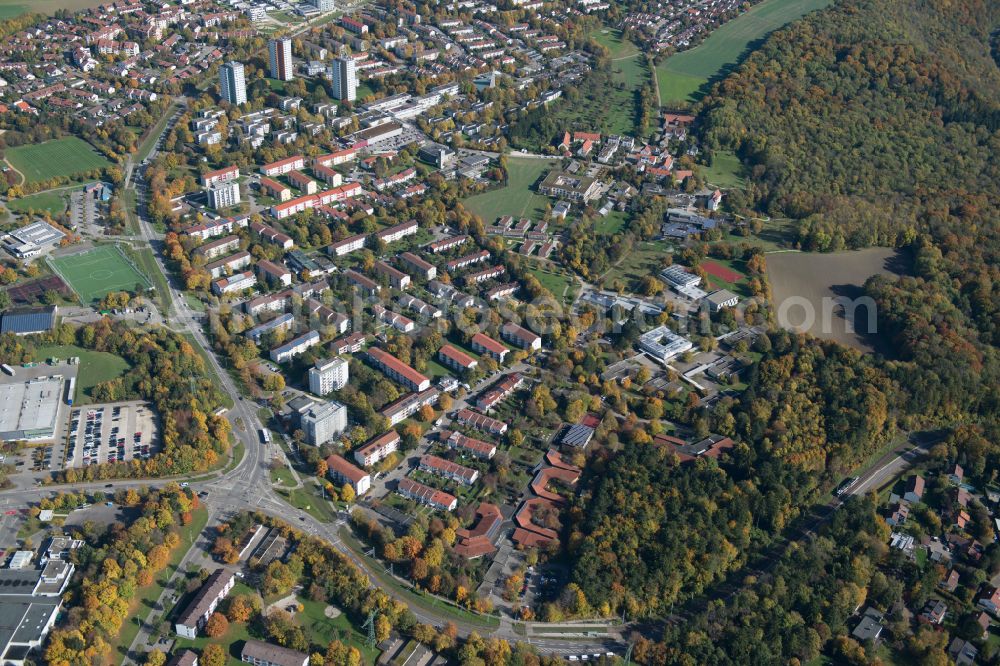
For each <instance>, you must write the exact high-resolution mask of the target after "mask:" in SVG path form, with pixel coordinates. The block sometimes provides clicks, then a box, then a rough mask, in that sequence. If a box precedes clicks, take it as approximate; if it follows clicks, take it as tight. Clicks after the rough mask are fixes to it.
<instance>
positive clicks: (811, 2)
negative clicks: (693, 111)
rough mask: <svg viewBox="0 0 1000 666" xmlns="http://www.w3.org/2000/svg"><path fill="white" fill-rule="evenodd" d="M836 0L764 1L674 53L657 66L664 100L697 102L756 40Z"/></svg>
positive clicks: (657, 74)
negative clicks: (695, 42)
mask: <svg viewBox="0 0 1000 666" xmlns="http://www.w3.org/2000/svg"><path fill="white" fill-rule="evenodd" d="M831 2H832V0H764V2H762V3H760V4H759V5H756V6H754V7H753V8H752V9H751V10H750V11H748V12H746V13H745V14H743V15H741V16H739V17H737V18H735V19H733V20H731V21H729V22H728V23H725V24H723V25H722V26H720V27H719V28H718V29H717V30H715V32H713V33H712V34H711V35H709V36H708V38H706V39H705V41H703V42H702V43H701V44H699V45H698V46H696V47H695V48H693V49H689V50H687V51H682V52H680V53H678V54H676V55H673V56H670V57H669V58H667V59H666V60H664V61H663V62H662V63H660V65H659V66H658V67H657V68H656V78H657V80H658V81H659V84H660V102H661V103H662V104H664V105H669V103H670V102H683V101H696V100H697V99H698V98H700V97H701V96H702V95H703V94H704V93H705V90H703V86H705V84H707V83H708V82H709V81H710V80H712V79H714V78H717V77H720V76H724V75H725V74H726V72H727V71H729V70H730V69H732V68H733V67H734V66H736V65H737V64H738V63H739V61H740V60H741V59H742V58H743V56H744V55H745V52H746V50H747V48H749V46H750V44H751V43H752V42H755V41H757V40H758V39H761V38H762V37H765V36H767V35H768V34H769V33H771V32H773V31H775V30H777V29H778V28H780V27H782V26H783V25H785V24H786V23H790V22H792V21H794V20H796V19H800V18H802V17H803V16H805V15H806V14H808V13H809V12H811V11H813V10H816V9H822V8H823V7H826V6H827V5H829V4H830V3H831Z"/></svg>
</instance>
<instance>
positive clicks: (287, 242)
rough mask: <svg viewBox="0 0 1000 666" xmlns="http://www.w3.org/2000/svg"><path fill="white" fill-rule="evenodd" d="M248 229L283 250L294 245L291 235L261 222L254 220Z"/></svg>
mask: <svg viewBox="0 0 1000 666" xmlns="http://www.w3.org/2000/svg"><path fill="white" fill-rule="evenodd" d="M250 229H251V230H252V231H253V232H254V233H255V234H257V235H258V236H260V237H261V238H263V239H264V240H267V241H269V242H271V243H273V244H275V245H277V246H278V247H280V248H282V249H284V250H290V249H292V248H293V247H295V241H293V240H292V237H291V236H289V235H288V234H285V233H282V232H280V231H278V230H277V229H275V228H274V227H270V226H268V225H266V224H264V223H263V222H254V223H253V224H251V225H250Z"/></svg>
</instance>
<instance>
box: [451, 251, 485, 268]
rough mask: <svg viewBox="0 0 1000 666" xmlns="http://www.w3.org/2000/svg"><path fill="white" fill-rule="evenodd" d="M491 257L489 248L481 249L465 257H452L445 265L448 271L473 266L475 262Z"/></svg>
mask: <svg viewBox="0 0 1000 666" xmlns="http://www.w3.org/2000/svg"><path fill="white" fill-rule="evenodd" d="M489 258H490V251H489V250H480V251H479V252H475V253H473V254H467V255H465V256H464V257H459V258H458V259H452V260H451V261H449V262H448V263H446V264H445V265H444V267H445V269H447V270H448V272H452V271H457V270H459V269H462V268H465V267H467V266H472V265H473V264H479V263H482V262H484V261H486V260H487V259H489Z"/></svg>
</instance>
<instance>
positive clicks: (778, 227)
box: [722, 218, 798, 252]
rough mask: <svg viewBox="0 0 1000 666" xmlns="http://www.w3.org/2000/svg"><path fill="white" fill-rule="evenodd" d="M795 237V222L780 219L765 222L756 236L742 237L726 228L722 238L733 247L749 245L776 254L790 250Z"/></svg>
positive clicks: (796, 233) (796, 232) (796, 231)
mask: <svg viewBox="0 0 1000 666" xmlns="http://www.w3.org/2000/svg"><path fill="white" fill-rule="evenodd" d="M797 235H798V230H797V227H796V222H795V221H794V220H789V219H787V218H780V219H773V220H770V221H768V222H765V223H764V226H763V229H761V232H760V233H759V234H757V235H749V236H743V235H740V234H737V233H733V232H732V230H731V228H730V227H727V228H726V230H725V232H724V234H723V237H722V238H723V240H725V241H728V242H730V243H733V244H735V245H739V244H741V243H749V244H750V245H757V246H759V247H761V248H763V250H764V252H776V251H779V250H788V249H790V248H792V244H793V243H794V242H795V239H796V237H797Z"/></svg>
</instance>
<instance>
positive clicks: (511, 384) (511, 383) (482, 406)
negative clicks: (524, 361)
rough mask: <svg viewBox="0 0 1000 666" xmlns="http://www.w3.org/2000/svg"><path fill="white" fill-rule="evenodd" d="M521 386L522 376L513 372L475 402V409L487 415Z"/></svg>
mask: <svg viewBox="0 0 1000 666" xmlns="http://www.w3.org/2000/svg"><path fill="white" fill-rule="evenodd" d="M522 384H524V376H523V375H522V374H521V373H519V372H514V373H511V374H509V375H507V376H506V377H504V378H503V379H501V380H500V381H498V382H497V383H496V384H494V385H493V387H492V388H490V389H489V390H488V391H486V392H485V393H483V395H481V396H480V397H479V400H477V401H476V409H478V410H479V411H481V412H487V413H489V411H490V410H491V409H493V408H494V407H496V406H497V405H498V404H499V403H500V401H502V400H503V399H504V398H506V397H507V396H509V395H510V394H511V393H513V392H514V391H516V390H517V389H518V388H519V387H520V386H521V385H522Z"/></svg>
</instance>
